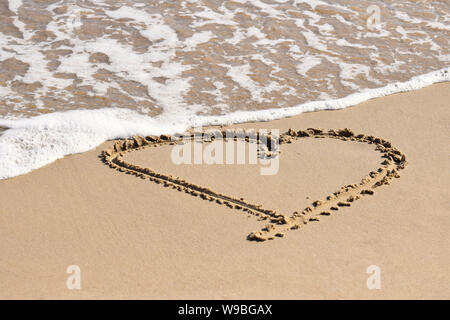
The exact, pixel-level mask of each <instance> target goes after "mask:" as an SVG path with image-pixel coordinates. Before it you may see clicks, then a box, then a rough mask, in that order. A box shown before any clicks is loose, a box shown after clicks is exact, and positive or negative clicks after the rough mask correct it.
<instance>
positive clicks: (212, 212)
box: [0, 83, 450, 299]
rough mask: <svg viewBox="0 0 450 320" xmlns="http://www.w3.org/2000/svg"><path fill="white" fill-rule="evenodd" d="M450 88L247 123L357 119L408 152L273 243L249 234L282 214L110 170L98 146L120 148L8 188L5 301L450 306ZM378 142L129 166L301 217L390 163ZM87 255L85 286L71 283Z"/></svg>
mask: <svg viewBox="0 0 450 320" xmlns="http://www.w3.org/2000/svg"><path fill="white" fill-rule="evenodd" d="M449 89H450V84H448V83H443V84H436V85H433V86H430V87H428V88H425V89H422V90H419V91H415V92H410V93H404V94H396V95H392V96H388V97H384V98H380V99H376V100H372V101H369V102H366V103H363V104H361V105H358V106H355V107H353V108H348V109H345V110H340V111H329V112H315V113H308V114H302V115H299V116H297V117H292V118H289V119H283V120H279V121H272V122H266V123H250V124H243V125H237V126H234V128H240V127H244V128H256V129H258V128H268V129H280V131H281V132H285V131H287V130H288V129H289V128H294V129H295V130H296V131H297V130H306V129H307V128H309V127H314V128H323V129H325V130H326V131H328V130H329V129H339V128H350V129H352V130H353V131H354V132H355V133H364V134H365V135H373V136H375V137H381V138H383V139H386V140H387V141H390V142H391V143H392V144H393V145H394V146H395V147H396V148H398V150H400V151H401V152H402V153H404V154H405V155H406V158H407V161H408V166H407V167H406V169H405V170H401V171H399V173H400V175H401V177H400V178H399V179H392V180H391V181H390V182H391V183H390V185H383V186H381V187H379V188H375V189H374V191H375V193H374V195H361V199H360V200H358V201H354V202H352V203H351V206H350V207H346V206H345V207H339V210H338V211H336V212H334V213H333V214H332V215H330V216H322V215H320V212H322V211H323V210H322V209H320V211H317V213H319V216H320V221H319V222H309V223H308V224H306V225H303V224H302V226H301V227H300V228H299V229H297V230H287V231H286V230H285V231H284V232H283V233H284V234H285V235H284V237H282V238H276V239H274V240H272V241H264V242H255V241H248V240H246V237H247V235H248V234H249V233H250V232H251V231H255V230H261V228H263V227H264V226H265V225H266V224H267V223H268V222H269V221H270V219H271V218H272V217H271V216H270V217H268V219H266V220H264V221H258V220H261V216H263V215H259V216H255V215H252V214H248V212H244V211H242V210H236V209H230V208H228V207H227V206H226V205H219V204H218V203H217V202H216V201H215V199H213V200H214V201H205V200H202V199H201V198H200V197H199V196H192V195H191V194H189V193H186V192H179V191H177V190H176V189H172V188H171V187H164V186H163V185H162V184H156V183H154V182H151V181H149V179H148V178H147V179H140V178H138V177H135V176H133V175H129V174H125V173H122V172H119V171H117V170H113V169H111V168H109V167H108V166H107V165H105V164H104V163H102V161H101V159H100V155H101V154H102V150H105V149H108V148H110V147H111V146H112V145H113V142H108V143H105V144H104V145H102V146H101V147H99V148H98V149H97V150H94V151H91V152H88V153H85V154H81V155H73V156H69V157H66V158H65V159H62V160H60V161H57V162H55V163H53V164H51V165H49V166H47V167H44V168H42V169H39V170H36V171H34V172H32V173H30V174H28V175H25V176H21V177H17V178H14V179H10V180H5V181H0V252H1V253H2V254H1V258H0V298H76V299H78V298H160V299H164V298H169V299H172V298H173V299H175V298H180V299H184V298H193V299H196V298H225V299H233V298H237V299H241V298H250V299H251V298H267V299H271V298H273V299H311V298H375V299H378V298H440V299H442V298H447V299H448V298H450V287H449V285H448V284H449V283H450V281H449V279H450V276H449V274H448V271H447V269H448V268H447V266H448V264H449V263H450V258H449V257H450V255H449V253H450V252H449V247H448V242H449V239H448V237H449V235H448V234H449V226H450V201H449V199H450V197H449V181H450V179H449V172H450V163H449V161H448V151H449V150H448V137H449V134H450V128H449V120H450V109H449V101H450V90H449ZM374 150H375V144H367V143H358V142H354V141H342V140H338V139H314V138H311V139H298V140H297V139H296V141H295V142H294V143H292V144H283V145H281V151H282V152H281V156H280V166H279V168H280V169H279V173H278V174H277V175H274V176H261V175H259V171H258V170H259V167H258V166H255V165H245V166H243V165H241V166H238V165H230V166H218V165H213V166H208V165H201V166H200V165H197V166H193V165H180V166H175V165H174V164H173V163H172V162H171V161H170V151H171V146H167V145H166V146H162V147H159V148H151V147H147V148H145V149H144V150H140V151H133V152H130V153H127V154H125V155H124V159H125V161H126V162H128V163H133V164H135V165H139V166H140V167H142V168H147V167H149V168H152V169H153V170H155V171H156V172H160V173H165V174H172V175H173V176H179V177H182V178H184V179H186V180H188V181H190V182H192V183H195V184H196V185H200V186H207V187H209V188H211V190H214V191H215V192H218V193H220V194H225V195H229V196H232V197H236V198H240V197H243V198H245V199H246V202H249V203H259V204H262V205H263V207H264V208H270V209H274V210H276V211H277V212H281V213H283V214H287V216H288V217H289V216H290V214H292V212H293V211H300V212H301V211H302V210H303V209H304V208H305V207H306V206H308V205H311V202H312V201H314V200H317V199H322V200H323V199H324V198H325V197H326V196H327V195H330V194H332V193H333V192H335V191H336V190H338V189H339V188H340V187H341V186H343V185H348V184H358V183H360V181H361V178H363V177H364V176H366V175H367V174H368V173H369V172H370V171H372V170H374V169H377V168H379V167H381V162H382V161H384V160H385V159H383V158H381V154H380V153H378V152H375V151H374ZM209 194H211V193H209ZM356 194H360V193H355V195H356ZM213 198H214V197H213ZM328 205H329V204H326V206H328ZM324 209H327V210H328V207H327V208H324ZM328 211H329V210H328ZM273 225H275V227H277V228H278V227H279V225H278V224H276V223H273ZM288 226H289V227H291V224H288ZM73 264H75V265H78V266H80V268H81V275H82V280H81V281H82V282H81V286H82V288H81V290H68V289H67V288H66V279H67V277H68V276H69V275H68V274H66V269H67V267H68V266H69V265H73ZM370 265H377V266H379V267H380V268H381V285H382V287H381V289H380V290H369V289H368V288H367V287H366V279H367V278H368V276H369V275H368V274H367V273H366V269H367V267H368V266H370Z"/></svg>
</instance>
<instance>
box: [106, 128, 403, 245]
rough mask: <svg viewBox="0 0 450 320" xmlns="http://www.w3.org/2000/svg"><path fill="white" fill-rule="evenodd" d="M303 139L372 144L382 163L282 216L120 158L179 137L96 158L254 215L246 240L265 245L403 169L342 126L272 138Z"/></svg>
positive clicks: (382, 146) (392, 152)
mask: <svg viewBox="0 0 450 320" xmlns="http://www.w3.org/2000/svg"><path fill="white" fill-rule="evenodd" d="M220 133H221V136H222V137H226V136H227V134H229V133H230V131H225V130H223V131H221V132H220ZM239 134H240V135H239ZM239 134H235V136H238V137H240V139H245V141H247V142H248V141H250V140H254V141H255V142H258V143H261V141H263V140H265V141H272V139H273V137H271V136H270V135H266V136H262V135H260V134H255V135H252V134H243V135H242V133H239ZM208 137H209V136H207V135H202V136H200V137H198V136H196V135H194V134H192V135H191V136H189V137H188V138H190V139H192V140H194V139H201V140H202V141H204V142H209V141H208V140H207V139H208ZM184 138H186V137H184ZM205 138H206V141H205ZM263 138H264V139H263ZM305 138H330V139H340V140H343V141H354V142H360V143H367V144H373V145H375V146H376V147H375V151H378V152H380V153H381V154H382V158H384V161H383V162H382V163H381V167H380V168H378V169H376V170H374V171H371V172H369V173H368V175H367V176H365V177H363V178H362V180H361V181H360V182H359V183H355V184H351V185H345V186H342V187H341V188H340V189H339V190H338V191H336V192H334V193H332V194H330V195H328V196H326V197H325V198H323V199H321V200H316V201H314V202H312V203H311V205H309V206H307V207H306V208H304V209H303V210H301V211H294V212H293V213H292V214H291V215H290V216H287V215H283V214H280V213H277V212H276V211H275V210H272V209H267V208H263V207H262V206H261V205H257V204H251V203H249V202H247V201H245V200H242V199H243V198H234V197H231V196H227V195H224V194H220V193H218V192H215V191H213V190H211V189H210V188H206V187H202V186H199V185H196V184H193V183H190V182H188V181H186V180H183V179H180V178H175V177H173V176H171V175H166V174H162V173H158V172H155V171H154V170H152V169H150V168H142V167H139V166H136V165H133V164H131V163H128V162H126V161H125V160H124V159H123V156H124V154H125V153H127V152H132V151H136V150H141V149H142V148H147V147H150V146H161V145H166V144H175V143H177V142H181V141H182V138H180V137H178V138H174V137H171V136H168V135H161V136H160V137H155V136H148V137H145V138H144V137H137V136H134V137H133V139H126V140H119V141H116V142H115V143H114V145H113V146H111V147H110V148H109V149H107V150H104V151H103V152H102V159H103V161H104V162H105V163H106V164H108V165H109V166H110V167H111V168H114V169H117V170H119V171H121V172H125V173H128V174H132V175H135V176H137V177H141V178H143V179H149V180H150V181H153V182H156V183H159V184H163V185H164V186H166V187H172V188H173V189H176V190H178V191H182V192H186V193H188V194H191V195H193V196H196V197H200V198H202V199H204V200H208V201H215V202H216V203H217V204H219V205H226V206H228V207H229V208H232V209H237V210H242V211H244V212H246V213H248V214H251V215H254V216H257V217H258V219H259V220H261V221H262V220H266V221H267V222H268V224H266V226H265V227H264V228H263V229H261V230H260V231H256V232H252V233H250V234H249V235H248V236H247V239H248V240H253V241H265V240H272V239H274V238H275V237H284V235H285V232H286V231H287V230H295V229H300V228H301V227H303V226H304V225H306V224H307V223H308V222H310V221H319V220H320V216H328V215H331V214H332V213H333V212H335V211H337V210H339V209H341V208H345V207H349V206H351V203H352V202H354V201H356V200H358V199H361V198H362V197H365V196H368V195H373V194H374V191H375V189H376V188H378V187H380V186H383V185H388V184H389V183H390V180H391V179H393V178H399V177H400V175H399V174H398V171H399V170H403V169H404V168H405V167H406V165H407V161H406V157H405V155H404V154H403V153H402V152H400V151H399V150H398V149H396V148H394V147H393V146H392V144H391V143H390V142H389V141H386V140H384V139H381V138H377V137H374V136H367V135H364V134H355V133H353V132H352V131H351V130H350V129H347V128H345V129H339V130H329V131H324V130H322V129H316V128H309V129H307V130H299V131H295V130H293V129H289V130H288V131H287V132H285V133H283V134H281V135H280V136H279V137H278V142H279V144H280V145H282V144H284V143H292V142H295V141H297V140H299V139H305ZM268 145H270V143H269V144H268ZM269 151H270V147H269ZM277 156H279V155H277Z"/></svg>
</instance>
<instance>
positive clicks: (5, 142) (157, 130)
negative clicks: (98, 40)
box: [0, 67, 450, 179]
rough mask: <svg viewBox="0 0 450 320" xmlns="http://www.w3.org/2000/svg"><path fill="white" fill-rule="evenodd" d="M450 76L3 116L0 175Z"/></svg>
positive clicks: (337, 104)
mask: <svg viewBox="0 0 450 320" xmlns="http://www.w3.org/2000/svg"><path fill="white" fill-rule="evenodd" d="M449 80H450V67H447V68H443V69H441V70H438V71H433V72H430V73H427V74H424V75H420V76H416V77H413V78H411V79H410V80H409V81H406V82H395V83H391V84H389V85H387V86H385V87H382V88H376V89H365V90H362V91H360V92H358V93H354V94H351V95H348V96H346V97H345V98H341V99H334V100H322V101H313V102H308V103H304V104H300V105H297V106H294V107H290V108H274V109H266V110H258V111H236V112H232V113H229V114H224V115H220V116H199V115H192V114H189V113H186V114H182V113H163V114H161V115H159V116H157V117H149V116H145V115H142V114H139V113H138V112H136V111H134V110H131V109H123V108H104V109H96V110H86V109H82V110H70V111H63V112H54V113H49V114H44V115H39V116H36V117H32V118H25V119H21V118H16V119H3V120H2V119H0V128H1V127H4V128H6V131H4V132H3V134H2V135H1V136H0V179H7V178H12V177H16V176H19V175H23V174H26V173H28V172H30V171H32V170H35V169H38V168H40V167H43V166H45V165H47V164H49V163H52V162H54V161H56V160H57V159H61V158H63V157H64V156H66V155H69V154H75V153H82V152H86V151H89V150H92V149H94V148H96V147H97V146H99V145H100V144H102V143H103V142H105V141H107V140H111V139H118V138H129V137H131V136H132V135H143V136H145V135H160V134H174V133H182V132H185V131H186V130H187V129H189V128H192V127H197V126H207V125H229V124H233V123H243V122H250V121H269V120H275V119H281V118H285V117H290V116H294V115H298V114H301V113H303V112H312V111H319V110H336V109H343V108H346V107H350V106H354V105H356V104H358V103H362V102H364V101H367V100H369V99H373V98H377V97H382V96H386V95H389V94H394V93H398V92H406V91H411V90H416V89H420V88H423V87H426V86H428V85H431V84H433V83H437V82H444V81H449Z"/></svg>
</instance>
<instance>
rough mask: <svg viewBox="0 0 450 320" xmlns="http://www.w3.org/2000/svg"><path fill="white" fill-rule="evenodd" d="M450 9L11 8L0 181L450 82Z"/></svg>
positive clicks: (288, 3) (105, 0) (145, 1)
mask: <svg viewBox="0 0 450 320" xmlns="http://www.w3.org/2000/svg"><path fill="white" fill-rule="evenodd" d="M449 39H450V1H448V0H434V1H432V0H415V1H413V0H396V1H390V0H386V1H376V0H371V1H368V0H333V1H332V0H232V1H219V0H208V1H206V0H205V1H200V0H184V1H183V0H181V1H156V0H59V1H58V0H3V1H1V3H0V96H1V99H0V131H1V133H0V134H1V135H0V179H5V178H10V177H14V176H17V175H20V174H25V173H27V172H29V171H31V170H33V169H36V168H39V167H42V166H43V165H46V164H48V163H50V162H52V161H54V160H56V159H59V158H61V157H63V156H65V155H67V154H71V153H78V152H84V151H87V150H90V149H92V148H94V147H96V146H98V145H99V144H101V143H102V142H104V141H105V140H108V139H114V138H120V137H129V136H131V135H133V134H141V135H147V134H160V133H175V132H183V131H184V130H186V129H188V128H190V127H193V126H198V125H207V124H229V123H236V122H244V121H249V120H252V121H255V120H271V119H277V118H282V117H286V116H291V115H295V114H299V113H302V112H306V111H317V110H323V109H339V108H345V107H348V106H351V105H355V104H357V103H360V102H363V101H365V100H368V99H371V98H375V97H380V96H383V95H387V94H391V93H395V92H401V91H408V90H414V89H418V88H422V87H425V86H427V85H430V84H432V83H435V82H440V81H448V80H450V68H449V62H450V45H449Z"/></svg>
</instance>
